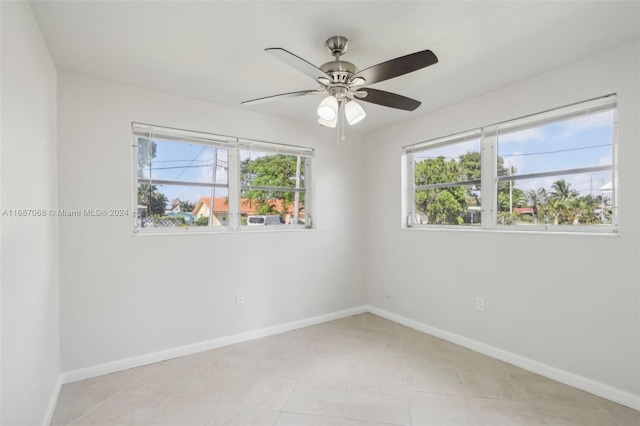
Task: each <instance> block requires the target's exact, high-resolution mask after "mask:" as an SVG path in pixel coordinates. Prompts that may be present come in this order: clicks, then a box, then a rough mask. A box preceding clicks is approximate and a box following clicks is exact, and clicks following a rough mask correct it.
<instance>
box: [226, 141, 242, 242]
mask: <svg viewBox="0 0 640 426" xmlns="http://www.w3.org/2000/svg"><path fill="white" fill-rule="evenodd" d="M228 156H229V177H228V182H229V220H228V222H229V225H228V226H229V229H231V230H237V229H238V228H239V226H240V215H241V210H240V209H241V206H240V155H239V152H238V148H229V153H228Z"/></svg>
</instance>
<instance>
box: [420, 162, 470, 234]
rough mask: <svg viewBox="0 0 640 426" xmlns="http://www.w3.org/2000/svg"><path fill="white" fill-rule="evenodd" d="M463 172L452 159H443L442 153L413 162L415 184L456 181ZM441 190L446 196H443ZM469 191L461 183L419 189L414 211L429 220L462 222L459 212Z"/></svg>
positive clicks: (461, 211) (452, 222)
mask: <svg viewBox="0 0 640 426" xmlns="http://www.w3.org/2000/svg"><path fill="white" fill-rule="evenodd" d="M462 173H463V172H462V170H461V168H460V167H459V165H458V162H456V161H455V160H449V161H446V160H445V158H444V157H443V156H440V157H437V158H427V159H425V160H422V161H420V162H418V163H416V165H415V183H416V185H433V184H438V183H449V182H458V181H460V180H462V179H460V178H461V174H462ZM444 193H446V194H448V195H442V194H444ZM468 194H469V192H468V188H465V187H462V186H453V187H448V188H434V189H422V190H419V191H416V194H415V206H416V210H418V212H420V213H422V214H424V215H426V216H427V221H428V222H429V223H451V224H458V223H462V217H461V216H460V214H461V213H463V211H464V208H465V207H466V206H467V204H468V203H467V196H468ZM454 209H455V212H454V211H453V210H454ZM458 218H459V219H460V220H458ZM443 220H444V221H445V222H443Z"/></svg>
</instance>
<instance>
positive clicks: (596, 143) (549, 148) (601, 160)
mask: <svg viewBox="0 0 640 426" xmlns="http://www.w3.org/2000/svg"><path fill="white" fill-rule="evenodd" d="M613 126H614V124H613V111H604V112H598V113H594V114H589V115H584V116H580V117H576V118H573V119H570V120H564V121H559V122H556V123H550V124H547V125H544V126H538V127H533V128H529V129H525V130H520V131H517V132H509V133H507V132H505V133H502V134H499V135H498V142H497V150H498V156H500V157H502V158H503V159H504V166H505V167H506V168H509V167H513V168H514V169H515V172H514V175H521V174H522V175H524V174H529V173H539V172H546V171H554V170H565V169H572V168H577V167H588V166H599V165H611V164H612V158H613V157H612V153H613V147H612V142H613V139H614V136H613V133H614V127H613ZM471 151H480V139H479V138H477V139H473V140H470V141H465V142H461V143H457V144H454V145H448V146H443V147H437V148H433V149H430V150H429V151H425V152H419V153H417V154H416V160H415V161H421V160H422V159H425V158H431V157H438V156H440V155H442V156H444V157H445V158H446V159H447V160H450V159H456V160H457V159H458V157H459V156H460V155H462V154H465V153H467V152H471ZM611 177H612V173H611V172H610V171H604V172H591V173H581V174H572V175H559V176H551V177H541V178H532V179H523V180H516V181H514V187H515V188H519V189H521V190H523V191H527V190H529V189H539V188H546V189H547V190H549V189H550V187H551V184H552V183H553V182H554V181H556V180H558V179H561V178H564V179H565V180H566V181H567V182H569V183H570V184H571V188H572V189H575V190H577V191H579V192H580V195H581V196H584V195H588V194H591V195H594V196H597V195H600V188H601V187H602V186H603V185H605V184H607V183H609V182H611ZM604 195H605V196H608V197H610V193H605V194H604Z"/></svg>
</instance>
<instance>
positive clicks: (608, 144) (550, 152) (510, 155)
mask: <svg viewBox="0 0 640 426" xmlns="http://www.w3.org/2000/svg"><path fill="white" fill-rule="evenodd" d="M603 146H611V144H610V143H607V144H602V145H590V146H583V147H580V148H567V149H559V150H557V151H542V152H527V153H524V154H506V155H499V157H525V156H528V155H542V154H555V153H557V152H569V151H581V150H583V149H592V148H602V147H603Z"/></svg>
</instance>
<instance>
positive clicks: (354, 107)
mask: <svg viewBox="0 0 640 426" xmlns="http://www.w3.org/2000/svg"><path fill="white" fill-rule="evenodd" d="M344 115H345V116H346V117H347V121H348V122H349V124H350V125H352V126H353V125H354V124H356V123H358V122H360V121H362V119H363V118H365V117H366V116H367V113H366V112H364V109H362V107H361V106H360V105H359V104H358V103H357V102H355V101H349V102H347V104H346V105H345V106H344Z"/></svg>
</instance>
